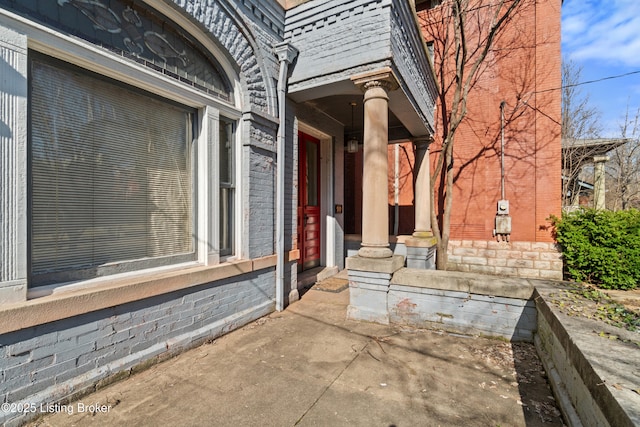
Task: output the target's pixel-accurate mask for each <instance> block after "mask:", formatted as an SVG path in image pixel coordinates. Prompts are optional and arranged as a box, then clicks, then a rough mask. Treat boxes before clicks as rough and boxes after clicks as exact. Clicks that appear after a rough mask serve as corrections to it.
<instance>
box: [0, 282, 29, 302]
mask: <svg viewBox="0 0 640 427" xmlns="http://www.w3.org/2000/svg"><path fill="white" fill-rule="evenodd" d="M26 300H27V281H26V280H15V281H10V282H0V305H1V304H11V303H14V302H24V301H26Z"/></svg>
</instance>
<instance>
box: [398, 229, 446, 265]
mask: <svg viewBox="0 0 640 427" xmlns="http://www.w3.org/2000/svg"><path fill="white" fill-rule="evenodd" d="M416 234H417V233H413V237H410V238H408V239H407V240H405V246H406V247H407V268H417V269H420V270H435V269H436V245H437V243H438V240H437V239H436V238H435V237H434V236H433V234H431V233H428V232H420V234H425V236H416Z"/></svg>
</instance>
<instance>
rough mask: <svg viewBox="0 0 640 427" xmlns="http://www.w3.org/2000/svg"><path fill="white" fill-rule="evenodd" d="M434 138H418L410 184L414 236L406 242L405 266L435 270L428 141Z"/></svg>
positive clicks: (415, 142)
mask: <svg viewBox="0 0 640 427" xmlns="http://www.w3.org/2000/svg"><path fill="white" fill-rule="evenodd" d="M431 142H433V138H431V137H426V138H417V139H415V140H414V141H413V143H414V145H415V147H416V161H415V169H414V170H415V171H416V172H415V183H414V187H413V206H414V210H415V229H414V232H413V235H412V236H411V237H410V238H408V239H407V240H406V241H405V245H406V246H407V267H409V268H420V269H423V270H426V269H430V270H431V269H435V266H436V250H435V249H436V243H437V239H436V238H435V237H434V236H433V232H432V231H431V185H430V180H431V174H430V172H429V144H431Z"/></svg>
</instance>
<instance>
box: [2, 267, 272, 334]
mask: <svg viewBox="0 0 640 427" xmlns="http://www.w3.org/2000/svg"><path fill="white" fill-rule="evenodd" d="M275 265H276V256H275V255H269V256H267V257H262V258H257V259H250V260H237V261H231V262H226V263H222V264H219V265H215V266H193V267H188V268H184V269H180V270H172V271H168V272H167V271H165V272H156V273H149V274H148V275H137V276H134V277H131V276H128V277H121V278H114V279H112V280H109V279H107V280H105V281H103V282H100V283H97V284H95V285H94V286H91V287H82V286H76V287H75V288H73V289H70V290H68V291H64V292H59V293H57V292H54V293H52V294H51V295H48V296H44V297H40V298H35V299H32V300H28V301H24V302H19V303H13V304H7V305H5V306H3V307H0V334H6V333H9V332H14V331H18V330H20V329H25V328H29V327H33V326H36V325H41V324H44V323H49V322H54V321H56V320H61V319H66V318H70V317H74V316H78V315H82V314H86V313H90V312H93V311H98V310H102V309H105V308H109V307H115V306H118V305H121V304H126V303H130V302H133V301H138V300H142V299H145V298H150V297H154V296H158V295H163V294H167V293H170V292H174V291H179V290H182V289H187V288H190V287H194V286H199V285H204V284H207V283H211V282H215V281H217V280H222V279H227V278H230V277H235V276H240V275H242V274H247V273H251V272H254V271H259V270H262V269H266V268H270V267H273V266H275Z"/></svg>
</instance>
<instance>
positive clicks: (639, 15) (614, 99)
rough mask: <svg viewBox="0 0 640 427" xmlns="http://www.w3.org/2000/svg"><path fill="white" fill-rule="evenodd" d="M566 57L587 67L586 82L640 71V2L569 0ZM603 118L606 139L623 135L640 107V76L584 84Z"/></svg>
mask: <svg viewBox="0 0 640 427" xmlns="http://www.w3.org/2000/svg"><path fill="white" fill-rule="evenodd" d="M562 54H563V55H564V57H565V58H570V59H572V60H573V61H574V62H575V63H577V64H579V65H581V66H582V73H581V76H580V81H590V80H598V79H601V78H605V77H610V76H614V75H620V74H625V73H630V72H634V71H638V70H640V1H639V0H608V1H605V0H565V1H564V4H563V6H562ZM580 88H581V92H582V94H583V95H586V94H588V95H589V99H590V105H592V106H593V107H595V108H597V109H598V110H599V111H600V112H601V114H602V116H601V117H602V129H603V136H606V137H616V136H620V132H619V123H620V122H621V121H622V120H623V118H624V113H625V111H626V109H627V104H628V105H629V111H630V114H631V113H633V114H635V112H636V111H637V109H638V107H640V73H637V74H632V75H629V76H626V77H621V78H617V79H611V80H604V81H602V82H598V83H591V84H585V85H582V86H580Z"/></svg>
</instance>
